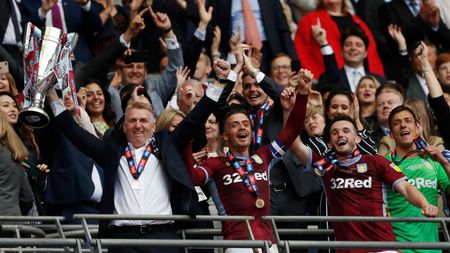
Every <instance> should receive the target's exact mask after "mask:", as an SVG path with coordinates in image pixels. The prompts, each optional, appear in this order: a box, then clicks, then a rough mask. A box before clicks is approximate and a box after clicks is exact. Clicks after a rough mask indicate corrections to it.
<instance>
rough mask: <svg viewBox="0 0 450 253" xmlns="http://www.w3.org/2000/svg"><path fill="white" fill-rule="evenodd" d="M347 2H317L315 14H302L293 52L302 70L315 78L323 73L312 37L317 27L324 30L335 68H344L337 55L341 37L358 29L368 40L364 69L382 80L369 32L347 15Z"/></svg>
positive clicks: (382, 71) (358, 20)
mask: <svg viewBox="0 0 450 253" xmlns="http://www.w3.org/2000/svg"><path fill="white" fill-rule="evenodd" d="M350 8H351V3H350V1H349V0H319V2H318V5H317V10H315V11H312V12H310V13H308V14H306V15H305V16H304V17H303V18H302V19H301V20H300V22H299V25H298V29H297V34H296V36H295V42H294V43H295V48H296V50H297V54H298V57H299V60H300V62H301V63H302V67H303V68H306V69H309V70H310V71H311V72H312V73H313V74H314V76H315V77H316V78H319V76H320V75H321V74H322V73H323V72H324V71H325V66H324V62H323V59H322V53H321V51H320V47H319V45H318V44H317V42H316V41H315V40H314V38H313V35H312V28H311V27H312V26H315V25H320V26H321V27H322V28H324V29H325V30H326V36H327V40H328V43H329V45H330V46H331V47H332V48H333V51H334V56H335V59H336V62H337V63H338V67H339V68H342V67H343V66H344V59H343V57H342V52H341V48H342V45H341V34H342V33H343V32H344V31H346V29H350V28H352V27H358V26H359V27H361V29H362V30H363V31H364V33H365V34H366V35H367V37H368V38H369V47H368V56H367V59H368V67H369V71H370V72H372V73H376V74H379V75H381V76H384V70H383V65H382V63H381V60H380V58H379V56H378V53H377V46H376V43H375V39H374V37H373V35H372V32H371V31H370V30H369V28H368V27H367V25H366V24H365V23H364V22H363V21H362V20H361V19H360V18H359V17H357V16H356V15H353V14H351V13H350V12H349V10H350Z"/></svg>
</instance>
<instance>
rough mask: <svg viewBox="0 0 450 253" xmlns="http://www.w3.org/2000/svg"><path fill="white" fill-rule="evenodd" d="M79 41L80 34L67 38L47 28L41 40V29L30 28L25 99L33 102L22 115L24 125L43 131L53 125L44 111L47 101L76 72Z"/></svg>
mask: <svg viewBox="0 0 450 253" xmlns="http://www.w3.org/2000/svg"><path fill="white" fill-rule="evenodd" d="M68 35H69V36H68ZM77 38H78V37H77V35H76V34H64V33H63V32H62V31H61V30H60V29H58V28H55V27H46V28H45V31H44V34H43V35H42V36H41V32H40V30H39V29H38V28H37V27H35V26H34V25H32V24H31V23H29V24H28V26H27V31H26V33H25V42H24V60H25V62H24V66H25V81H26V87H25V95H28V98H29V100H28V103H27V102H26V103H25V108H24V109H22V110H21V111H20V113H19V119H20V120H21V121H22V122H23V123H24V124H26V125H28V126H30V127H32V128H40V127H44V126H46V125H47V124H48V123H49V121H50V118H49V116H48V115H47V113H46V112H45V111H44V110H43V108H44V102H45V97H46V95H47V94H48V92H49V91H50V89H51V88H52V87H53V86H54V85H55V84H56V83H57V81H58V80H60V79H61V76H68V72H69V69H70V70H71V68H72V66H71V63H70V53H71V51H72V50H73V48H74V47H75V44H76V41H77ZM67 65H68V66H67ZM58 76H60V78H57V77H58Z"/></svg>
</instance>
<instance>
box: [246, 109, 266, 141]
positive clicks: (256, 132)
mask: <svg viewBox="0 0 450 253" xmlns="http://www.w3.org/2000/svg"><path fill="white" fill-rule="evenodd" d="M270 106H271V104H270V103H265V104H264V105H262V106H261V108H259V110H258V111H257V112H256V113H252V114H250V115H249V117H250V121H251V123H252V126H253V131H252V143H253V145H256V146H257V147H259V146H261V144H262V137H263V133H264V131H263V127H264V116H265V115H266V114H267V112H268V111H269V109H270ZM255 121H257V122H255Z"/></svg>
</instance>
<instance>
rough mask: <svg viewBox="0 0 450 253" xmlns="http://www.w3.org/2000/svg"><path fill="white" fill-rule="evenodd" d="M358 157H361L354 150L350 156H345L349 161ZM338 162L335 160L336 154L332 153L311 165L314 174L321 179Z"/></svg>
mask: <svg viewBox="0 0 450 253" xmlns="http://www.w3.org/2000/svg"><path fill="white" fill-rule="evenodd" d="M359 155H361V153H360V152H359V150H358V149H355V150H354V151H353V152H352V153H351V154H349V155H348V156H347V158H349V159H351V158H354V157H357V156H359ZM338 162H339V160H338V159H337V157H336V154H335V153H334V152H332V153H331V154H328V155H326V156H325V157H323V158H322V159H320V160H318V161H316V162H314V163H313V164H312V165H313V167H314V172H316V174H317V175H318V176H321V177H323V176H324V175H325V173H327V172H328V171H329V170H331V169H332V168H333V167H334V166H335V165H336V164H337V163H338Z"/></svg>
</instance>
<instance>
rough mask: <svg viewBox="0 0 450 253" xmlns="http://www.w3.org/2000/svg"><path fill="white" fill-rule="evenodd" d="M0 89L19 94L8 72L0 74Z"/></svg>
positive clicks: (14, 94) (15, 94)
mask: <svg viewBox="0 0 450 253" xmlns="http://www.w3.org/2000/svg"><path fill="white" fill-rule="evenodd" d="M0 91H7V92H9V93H11V94H12V95H13V96H17V95H18V94H19V92H18V91H17V87H16V82H15V81H14V78H13V76H12V75H11V74H10V73H4V74H0Z"/></svg>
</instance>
